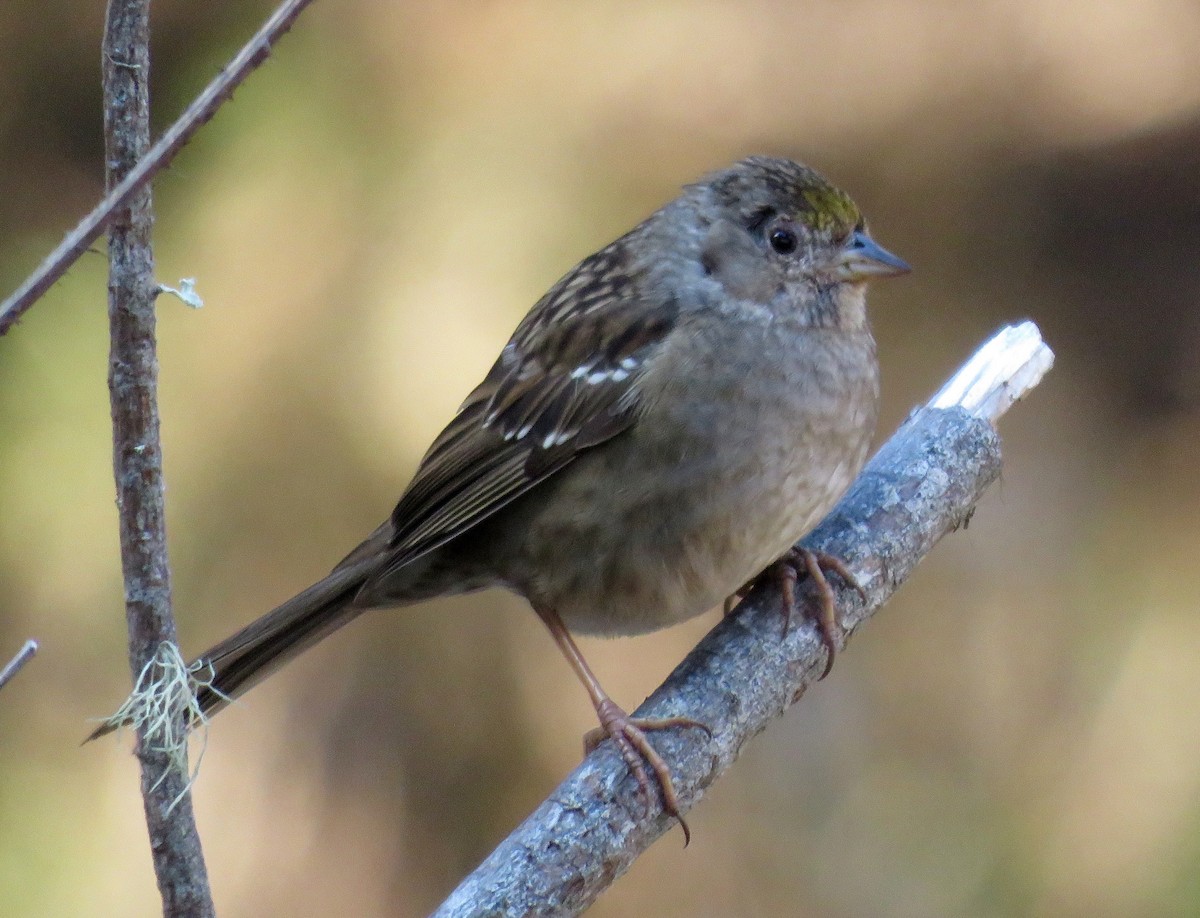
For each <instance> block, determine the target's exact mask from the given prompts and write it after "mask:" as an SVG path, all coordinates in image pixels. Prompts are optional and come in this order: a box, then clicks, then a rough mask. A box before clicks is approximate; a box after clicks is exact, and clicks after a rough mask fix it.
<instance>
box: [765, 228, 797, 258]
mask: <svg viewBox="0 0 1200 918" xmlns="http://www.w3.org/2000/svg"><path fill="white" fill-rule="evenodd" d="M767 240H768V241H769V242H770V243H771V248H773V249H774V250H775V251H776V252H778V253H779V254H780V255H791V254H792V252H794V251H796V246H797V245H798V244H799V243H798V240H797V239H796V234H795V233H794V232H793V231H792V230H790V229H788V228H787V227H786V226H777V227H775V228H774V229H773V230H771V233H770V235H769V236H768V237H767Z"/></svg>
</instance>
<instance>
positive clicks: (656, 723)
mask: <svg viewBox="0 0 1200 918" xmlns="http://www.w3.org/2000/svg"><path fill="white" fill-rule="evenodd" d="M534 608H535V609H536V611H537V614H538V615H539V616H540V617H541V619H542V621H543V622H545V623H546V627H547V628H549V629H550V634H551V636H553V638H554V642H555V643H556V644H558V649H559V650H561V651H562V653H563V656H564V657H566V658H567V662H568V663H570V664H571V668H572V669H573V670H575V675H576V676H578V677H579V681H580V682H582V683H583V687H584V688H585V689H587V693H588V696H589V697H590V698H591V699H592V705H593V707H595V709H596V716H597V717H599V718H600V726H599V728H598V729H596V730H592V731H590V732H588V733H587V734H586V735H585V736H584V738H583V745H584V751H585V753H587V752H591V751H592V750H593V749H595V748H596V746H598V745H599V744H600V743H601V742H603V741H604V739H605V738H609V739H611V740H612V741H613V742H614V743H616V744H617V749H618V750H620V752H621V758H623V759H624V760H625V764H626V765H627V766H628V767H629V771H630V772H631V773H632V774H633V777H634V778H635V779H636V780H637V783H638V790H639V792H640V794H641V796H642V800H643V801H644V802H645V803H646V805H647V807H648V806H649V803H650V777H649V775H647V773H646V766H647V765H648V766H649V767H650V770H651V771H653V772H654V778H655V781H656V783H657V784H658V789H659V792H660V793H661V794H662V801H663V809H664V810H665V811H666V812H667V813H668V814H669V815H671V816H674V817H675V818H676V819H678V820H679V826H680V828H682V829H683V842H684V844H685V845H686V844H687V843H688V842H689V841H690V840H691V837H692V833H691V832H690V831H689V830H688V826H687V823H686V822H684V819H683V815H682V814H681V813H680V812H679V798H678V797H677V796H676V794H675V786H674V785H673V784H672V783H671V772H670V770H669V769H668V768H667V763H666V762H664V761H663V759H662V756H660V755H659V754H658V753H657V752H656V751H655V750H654V747H653V746H651V745H650V741H649V740H648V739H647V738H646V733H647V731H650V730H667V729H670V728H671V727H695V728H696V729H698V730H703V731H704V732H705V733H707V734H708V735H709V737H711V736H712V731H711V730H710V729H709V728H708V727H707V726H706V725H705V724H702V723H700V721H698V720H693V719H692V718H690V717H664V718H646V717H630V716H629V715H628V714H626V713H625V712H624V711H623V710H622V709H621V708H620V707H618V706H617V704H616V702H614V701H613V700H612V699H611V698H610V697H609V696H608V693H607V692H605V691H604V689H603V688H602V687H601V685H600V682H599V681H598V680H597V679H596V676H595V674H594V673H593V672H592V669H591V667H590V666H588V664H587V661H586V660H585V659H584V658H583V654H582V653H581V652H580V651H579V647H578V646H577V645H576V644H575V639H574V638H572V637H571V633H570V632H569V631H568V630H567V626H566V625H564V624H563V620H562V619H561V618H559V617H558V613H557V612H555V611H554V610H553V609H548V608H539V607H537V606H535V607H534Z"/></svg>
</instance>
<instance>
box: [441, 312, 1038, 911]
mask: <svg viewBox="0 0 1200 918" xmlns="http://www.w3.org/2000/svg"><path fill="white" fill-rule="evenodd" d="M1052 362H1053V354H1052V353H1051V352H1050V350H1049V348H1047V347H1046V346H1045V345H1044V344H1042V342H1041V337H1040V335H1039V334H1038V332H1037V328H1036V326H1034V325H1033V323H1031V322H1027V323H1024V324H1022V325H1020V326H1016V327H1015V328H1009V329H1005V330H1003V331H1002V332H1001V333H1000V334H998V335H997V336H996V337H995V338H993V339H992V340H991V341H989V342H988V343H987V344H986V345H985V346H984V347H983V348H981V349H980V351H979V352H977V354H976V356H975V357H974V358H972V360H970V361H968V363H967V364H966V365H965V366H964V367H963V369H962V370H960V371H959V373H957V374H956V375H955V377H954V378H953V379H952V380H951V381H950V382H949V383H947V385H946V386H945V387H944V388H943V389H942V390H941V392H939V393H938V395H937V396H935V397H934V399H933V400H932V401H931V402H930V404H929V405H927V406H926V407H925V408H923V409H922V410H920V411H919V412H917V413H916V414H914V415H913V416H912V417H911V418H910V419H909V420H908V422H907V423H906V424H904V426H902V427H901V428H900V430H899V431H898V432H897V433H896V434H895V435H894V436H893V437H892V439H891V440H889V441H888V442H887V443H886V444H885V445H884V446H883V448H882V449H881V450H880V451H879V453H878V454H877V455H876V456H875V458H874V459H872V461H871V462H870V463H869V464H868V466H867V468H866V469H865V470H864V471H863V473H862V475H860V476H859V478H858V480H857V481H856V482H855V484H854V485H853V486H852V487H851V489H850V491H849V492H848V493H847V494H846V496H845V497H844V498H843V499H842V501H841V502H840V503H839V504H838V505H837V507H835V508H834V510H833V512H832V513H831V514H830V515H829V516H828V517H827V518H826V519H825V521H824V522H822V523H821V525H820V526H819V527H817V529H816V530H815V531H814V532H813V533H811V534H810V535H809V536H808V537H806V538H805V539H804V540H803V544H804V545H806V546H808V547H810V548H814V549H819V550H821V551H825V552H828V553H830V554H833V555H837V556H838V557H840V558H842V559H844V560H845V561H846V562H847V564H849V566H850V568H851V569H852V570H853V571H854V573H855V574H856V576H857V577H858V579H859V581H860V582H861V583H862V586H863V587H864V589H865V591H866V594H867V599H866V602H863V600H862V599H860V598H859V597H858V595H857V594H856V593H855V591H854V590H850V589H842V590H840V591H839V594H838V607H839V609H840V610H841V614H842V623H843V625H844V626H845V629H846V633H847V635H848V636H849V635H851V634H853V633H855V632H857V630H858V629H859V628H860V627H861V626H862V625H863V624H865V623H866V622H867V621H868V620H869V619H870V618H871V616H873V615H874V614H875V613H876V612H877V611H878V610H879V609H880V608H881V607H882V606H883V604H884V603H885V602H886V601H887V599H888V598H889V597H890V596H891V595H892V593H894V592H895V591H896V589H897V588H899V586H900V585H901V584H902V583H903V582H904V581H905V580H906V579H907V578H908V576H909V574H910V573H911V572H912V570H913V569H914V568H915V567H916V565H917V563H918V562H919V561H920V560H921V558H923V557H924V556H925V555H926V554H927V553H928V552H929V550H930V549H932V548H933V546H934V545H935V544H936V543H937V541H938V540H939V539H940V538H941V537H942V536H943V535H945V534H946V533H947V532H950V531H952V530H954V529H957V528H958V527H959V526H961V525H965V524H966V521H967V520H968V519H969V518H970V516H971V514H972V512H973V510H974V506H975V502H976V501H977V500H978V499H979V498H980V496H981V495H982V494H983V492H984V490H985V489H986V488H987V486H988V485H989V484H990V483H991V482H992V481H993V480H995V478H996V477H997V476H998V475H999V474H1000V440H999V437H998V436H997V434H996V431H995V429H994V427H993V424H994V422H995V420H996V418H998V417H999V415H1000V414H1002V413H1003V412H1004V411H1005V410H1006V409H1007V408H1008V407H1009V406H1010V405H1011V404H1012V403H1013V402H1014V401H1015V400H1016V399H1018V398H1020V397H1021V395H1023V394H1024V393H1025V392H1026V391H1027V390H1028V389H1030V388H1032V387H1033V386H1034V385H1036V384H1037V382H1038V381H1039V380H1040V379H1041V376H1042V375H1043V374H1044V373H1045V372H1046V371H1047V370H1048V369H1049V367H1050V365H1051V363H1052ZM831 582H832V581H831ZM802 598H803V601H805V602H807V603H808V604H809V606H810V610H811V609H812V608H815V596H814V595H813V593H812V592H811V591H809V592H808V593H807V594H806V595H804V596H803V597H802ZM779 602H780V598H779V594H778V591H777V590H775V589H774V588H769V589H768V588H762V589H756V590H755V591H754V592H753V593H751V594H750V596H748V597H747V598H746V600H745V601H744V602H743V603H742V604H741V606H740V607H739V609H738V611H737V612H735V614H733V615H731V616H729V617H727V618H725V619H724V620H723V621H722V622H721V623H720V624H718V625H717V627H715V628H714V629H713V630H712V631H711V632H710V633H709V634H708V636H707V637H706V638H704V640H703V641H701V642H700V644H698V645H697V646H696V648H695V649H694V650H693V651H692V652H691V653H690V654H689V655H688V656H687V658H686V659H685V660H684V661H683V662H682V663H681V664H680V665H679V666H678V667H677V668H676V669H675V671H674V672H673V673H672V674H671V676H670V677H669V678H668V679H667V681H666V682H665V683H664V684H663V685H662V686H661V687H660V688H659V689H658V690H657V691H656V692H655V693H654V694H653V695H651V696H650V698H649V699H648V700H647V701H646V703H645V704H643V705H642V706H641V707H640V708H639V709H638V711H637V715H638V716H642V717H671V716H685V717H691V718H695V719H696V720H699V721H702V722H703V723H705V724H708V726H709V727H711V728H712V731H713V737H712V739H711V740H709V739H707V738H706V737H704V736H703V735H701V734H700V733H699V731H697V730H678V731H664V732H662V733H655V735H654V743H655V747H656V748H657V749H658V750H659V752H660V753H661V754H662V756H663V758H664V759H665V760H666V761H667V762H668V763H669V765H670V767H671V774H672V777H673V778H674V782H675V789H676V791H677V792H678V794H679V801H680V805H681V808H682V810H683V811H684V812H686V811H688V810H690V809H691V808H692V807H693V806H695V804H696V803H697V802H698V801H699V800H700V798H701V797H702V796H703V795H704V791H705V790H706V789H707V788H708V787H709V786H710V785H711V784H712V783H713V782H714V781H716V780H717V778H719V777H720V776H721V774H723V773H724V772H725V770H726V769H728V768H729V766H730V765H732V764H733V762H734V761H735V760H736V759H737V757H738V754H739V753H740V751H741V749H742V746H743V745H744V744H745V743H746V742H747V741H748V740H749V739H750V738H751V737H753V736H755V735H756V734H758V733H759V732H761V731H762V730H763V729H764V728H765V727H766V726H767V725H768V724H769V723H770V722H771V721H772V720H774V719H775V718H777V717H780V716H782V714H783V713H784V712H785V711H786V710H787V709H788V708H789V707H790V706H791V705H792V704H794V703H795V702H796V701H798V700H799V699H800V697H801V696H802V695H803V694H804V692H805V690H806V689H807V688H808V686H809V685H811V684H812V683H813V682H814V681H815V680H817V679H818V678H819V677H820V675H821V673H822V672H823V670H824V657H825V651H824V648H823V647H822V644H821V640H820V638H819V636H818V634H817V632H816V630H815V628H813V627H812V626H811V625H806V626H805V627H800V628H793V629H792V632H791V634H789V636H788V637H787V638H786V639H783V640H781V639H780V627H779V611H778V610H779ZM611 745H612V744H611V743H603V744H602V745H601V746H600V748H598V749H597V750H595V751H594V752H593V753H592V754H591V755H589V756H588V757H587V758H586V759H585V760H584V761H583V763H582V764H581V765H580V766H579V767H578V768H577V769H576V770H575V771H574V772H573V773H572V774H571V775H570V776H569V777H568V778H567V780H566V781H564V782H563V783H562V784H561V785H560V786H559V787H558V789H557V790H555V791H554V793H553V794H551V795H550V797H549V798H548V799H547V800H546V801H545V802H543V803H542V805H541V806H540V807H538V809H537V810H535V811H534V813H533V814H532V815H531V816H530V817H529V818H528V819H527V820H526V821H525V822H524V823H523V824H522V825H521V826H519V827H518V828H517V829H516V831H514V832H513V833H512V835H510V836H509V837H508V838H507V839H505V840H504V841H503V842H502V843H501V844H500V846H499V847H498V848H497V849H496V850H495V851H493V852H492V854H491V855H490V856H489V857H488V858H487V859H486V860H485V861H484V862H483V864H481V865H480V866H479V867H478V868H477V869H476V870H475V871H474V872H473V873H472V874H471V875H470V876H468V877H467V878H466V879H465V880H464V881H463V882H462V884H461V885H460V886H459V887H458V889H456V890H455V891H454V892H453V893H452V894H451V895H450V897H449V898H448V899H447V900H446V901H445V902H444V903H443V904H442V906H441V907H440V908H439V909H438V910H437V912H435V915H434V918H467V916H484V915H486V916H489V918H508V916H513V918H515V916H531V915H539V916H564V915H577V914H579V913H580V912H582V911H583V910H584V909H585V908H587V907H588V906H589V905H590V904H591V903H592V902H593V901H595V899H596V898H597V896H599V895H600V893H602V892H603V891H604V890H605V889H606V888H607V887H608V886H609V885H610V884H611V883H612V881H613V880H614V879H616V878H617V877H618V876H620V875H621V874H623V873H624V872H625V871H626V870H627V869H628V868H629V866H630V865H631V864H632V863H633V861H634V860H635V859H636V858H637V856H638V855H639V854H641V852H643V851H644V850H645V849H646V848H648V847H649V846H650V844H651V843H652V842H654V841H655V840H656V839H657V838H658V837H659V836H660V835H662V834H663V833H665V832H666V831H667V830H668V829H669V828H670V827H671V824H672V821H673V820H671V819H670V818H669V817H667V816H665V815H664V814H663V813H662V812H661V811H660V810H658V809H657V807H656V808H655V810H654V812H652V813H646V812H645V811H644V809H643V807H642V805H641V804H640V803H639V799H638V796H637V790H636V783H635V782H634V781H633V780H632V779H631V778H630V776H629V774H628V772H627V770H626V768H625V765H624V763H623V762H622V760H621V757H620V755H619V754H618V753H616V752H615V751H614V750H613V749H612V748H611Z"/></svg>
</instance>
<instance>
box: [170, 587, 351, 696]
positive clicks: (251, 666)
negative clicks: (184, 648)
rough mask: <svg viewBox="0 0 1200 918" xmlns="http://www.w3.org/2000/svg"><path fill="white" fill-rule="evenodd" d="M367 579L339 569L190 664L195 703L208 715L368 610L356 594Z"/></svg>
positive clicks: (211, 648)
mask: <svg viewBox="0 0 1200 918" xmlns="http://www.w3.org/2000/svg"><path fill="white" fill-rule="evenodd" d="M362 584H363V578H362V575H361V574H360V573H358V572H357V571H356V570H354V569H353V568H352V569H350V570H346V569H343V568H339V569H338V570H336V571H334V572H333V573H332V574H330V575H329V576H328V577H326V578H325V579H324V580H321V581H318V582H317V583H314V584H313V585H312V586H310V587H309V588H308V589H307V590H305V591H304V592H303V593H300V594H298V595H296V596H293V597H292V598H291V599H289V600H288V601H287V602H285V603H283V604H282V605H280V606H278V607H276V608H275V609H272V610H271V611H270V612H268V613H267V614H266V615H264V616H262V617H261V618H259V619H257V620H255V621H253V622H251V623H250V624H249V625H247V626H246V627H245V628H243V629H242V630H241V631H238V632H237V633H236V634H232V635H230V636H229V637H227V638H226V639H225V640H223V641H221V643H219V644H217V645H215V646H213V647H210V648H209V649H208V650H206V651H205V652H204V653H202V654H200V656H198V657H197V658H196V659H195V660H194V661H192V663H191V664H190V665H189V667H188V668H189V669H190V670H192V671H193V672H194V673H195V677H196V679H197V680H198V681H199V683H200V688H199V689H198V690H197V692H196V703H197V706H198V707H199V710H200V715H201V716H202V717H204V718H209V717H211V716H212V715H214V714H216V713H217V712H218V711H219V710H221V709H222V708H223V707H225V705H227V704H228V703H229V702H230V701H232V700H233V699H235V698H237V697H238V696H239V695H242V694H243V693H245V692H246V691H247V690H249V689H250V688H251V687H252V686H254V685H256V684H257V683H259V682H261V681H262V680H263V679H265V678H266V677H267V676H269V675H271V673H273V672H275V670H277V669H279V667H281V666H283V665H284V664H285V663H288V662H289V661H291V660H293V659H294V658H296V657H297V656H299V655H300V654H301V653H302V652H304V651H305V650H307V649H308V648H309V647H312V646H313V645H314V644H316V643H317V642H318V641H320V640H321V639H322V638H325V637H327V636H329V635H330V634H332V633H333V632H334V631H336V630H337V629H338V628H340V627H342V625H344V624H346V623H347V622H349V621H350V620H351V619H353V618H356V617H357V616H358V615H359V614H361V613H362V612H364V611H365V609H364V608H363V607H361V606H358V605H355V603H354V598H355V596H356V594H357V593H358V591H359V589H360V588H361V587H362Z"/></svg>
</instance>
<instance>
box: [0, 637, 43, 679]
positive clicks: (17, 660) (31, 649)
mask: <svg viewBox="0 0 1200 918" xmlns="http://www.w3.org/2000/svg"><path fill="white" fill-rule="evenodd" d="M37 650H38V642H37V641H35V640H32V639H30V640H28V641H26V642H25V646H24V647H22V648H21V649H20V650H18V651H17V655H16V656H15V657H13V658H12V659H11V660H9V661H8V665H7V666H5V667H4V669H0V689H2V688H4V686H6V685H8V680H9V679H11V678H12V677H13V676H15V675H16V674H17V672H18V670H20V668H21V667H22V666H24V665H25V664H26V663H28V662H29V661H30V660H32V659H33V655H34V654H35V653H37Z"/></svg>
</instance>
